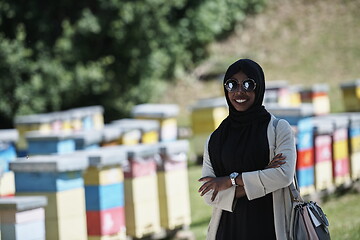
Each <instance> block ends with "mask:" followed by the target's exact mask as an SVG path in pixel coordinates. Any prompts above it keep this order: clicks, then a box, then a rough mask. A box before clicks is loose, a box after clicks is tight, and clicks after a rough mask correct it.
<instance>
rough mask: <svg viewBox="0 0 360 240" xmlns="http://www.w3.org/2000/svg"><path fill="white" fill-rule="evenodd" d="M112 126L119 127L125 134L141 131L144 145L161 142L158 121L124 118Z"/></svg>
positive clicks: (141, 141)
mask: <svg viewBox="0 0 360 240" xmlns="http://www.w3.org/2000/svg"><path fill="white" fill-rule="evenodd" d="M112 124H114V125H116V126H118V127H119V128H120V129H122V130H123V132H128V131H132V130H136V131H140V134H141V135H140V140H139V141H138V142H140V143H143V144H152V143H157V142H159V130H160V125H159V122H158V121H156V120H149V119H131V118H124V119H120V120H116V121H113V122H112Z"/></svg>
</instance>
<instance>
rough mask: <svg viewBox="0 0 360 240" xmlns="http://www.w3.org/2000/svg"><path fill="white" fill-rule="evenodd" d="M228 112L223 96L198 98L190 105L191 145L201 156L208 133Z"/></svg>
mask: <svg viewBox="0 0 360 240" xmlns="http://www.w3.org/2000/svg"><path fill="white" fill-rule="evenodd" d="M228 114H229V112H228V106H227V104H226V101H225V98H224V97H221V98H208V99H200V100H199V101H198V102H197V103H196V104H195V105H194V106H192V107H191V128H192V134H193V135H192V138H191V142H192V147H193V150H194V152H195V154H196V155H197V156H199V157H200V158H201V156H202V154H203V151H204V144H205V142H206V139H207V138H208V137H209V135H210V134H211V133H212V132H213V131H214V130H215V129H216V128H217V127H218V126H219V125H220V123H221V122H222V121H223V120H224V119H225V118H226V117H227V115H228Z"/></svg>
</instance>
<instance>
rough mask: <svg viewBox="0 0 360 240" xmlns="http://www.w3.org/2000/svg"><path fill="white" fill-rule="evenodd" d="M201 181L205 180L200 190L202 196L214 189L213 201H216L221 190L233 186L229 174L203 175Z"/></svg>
mask: <svg viewBox="0 0 360 240" xmlns="http://www.w3.org/2000/svg"><path fill="white" fill-rule="evenodd" d="M198 181H199V182H205V183H204V184H203V185H202V186H201V187H200V188H199V190H198V192H199V193H200V196H204V194H206V193H207V192H209V191H210V190H211V189H212V190H214V192H213V194H212V196H211V201H214V199H215V197H216V195H217V194H218V192H219V191H222V190H226V189H228V188H230V187H231V186H232V184H231V181H230V178H229V176H225V177H202V178H200V179H199V180H198Z"/></svg>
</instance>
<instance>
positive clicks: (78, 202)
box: [10, 154, 88, 240]
mask: <svg viewBox="0 0 360 240" xmlns="http://www.w3.org/2000/svg"><path fill="white" fill-rule="evenodd" d="M87 167H88V159H87V158H86V156H85V155H84V156H83V155H80V154H76V155H75V154H65V155H48V156H36V157H35V156H34V157H30V158H29V159H26V158H19V159H17V160H16V161H14V162H12V163H10V169H12V170H13V171H14V172H15V185H16V195H17V196H34V195H35V196H46V197H47V199H48V205H47V206H46V208H45V226H46V239H52V240H60V239H61V240H68V239H86V238H87V234H86V232H87V228H86V212H85V191H84V180H83V178H82V171H83V170H84V169H86V168H87Z"/></svg>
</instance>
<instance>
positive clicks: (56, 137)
mask: <svg viewBox="0 0 360 240" xmlns="http://www.w3.org/2000/svg"><path fill="white" fill-rule="evenodd" d="M26 141H27V142H28V154H29V155H47V154H54V153H57V154H64V153H71V152H74V151H75V146H76V145H75V139H74V135H73V134H71V133H62V132H59V133H54V132H52V133H42V132H40V131H32V132H28V133H27V134H26Z"/></svg>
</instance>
